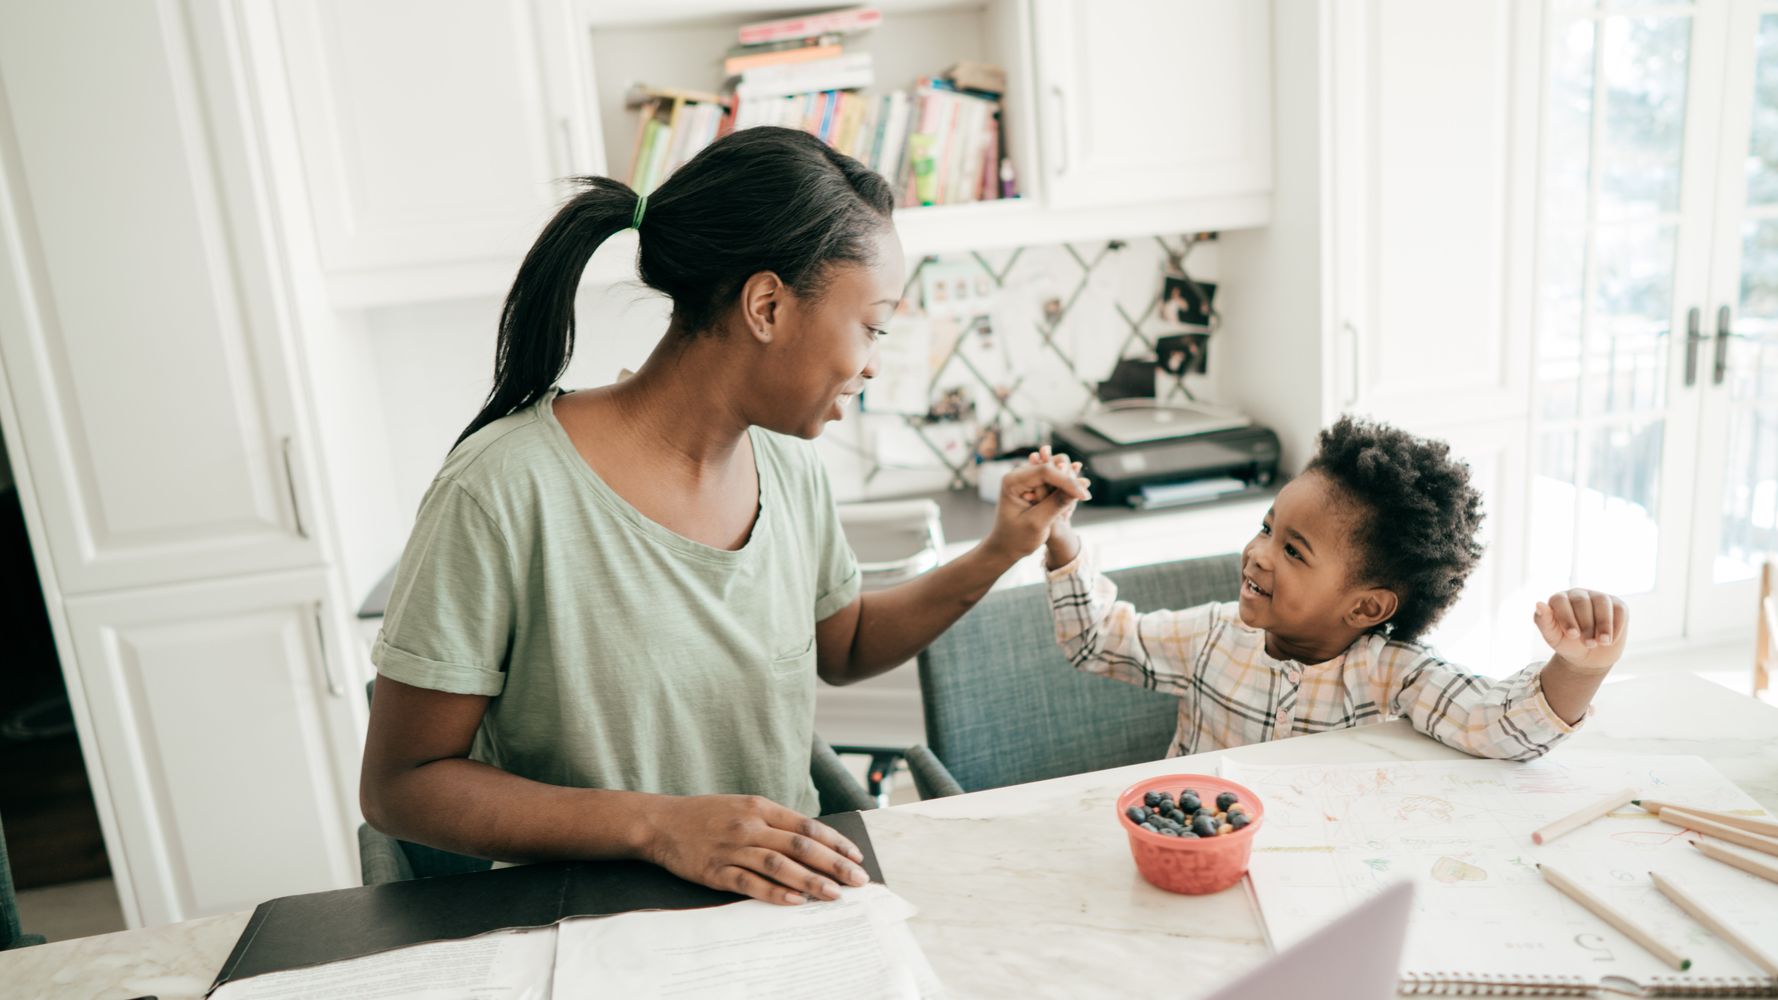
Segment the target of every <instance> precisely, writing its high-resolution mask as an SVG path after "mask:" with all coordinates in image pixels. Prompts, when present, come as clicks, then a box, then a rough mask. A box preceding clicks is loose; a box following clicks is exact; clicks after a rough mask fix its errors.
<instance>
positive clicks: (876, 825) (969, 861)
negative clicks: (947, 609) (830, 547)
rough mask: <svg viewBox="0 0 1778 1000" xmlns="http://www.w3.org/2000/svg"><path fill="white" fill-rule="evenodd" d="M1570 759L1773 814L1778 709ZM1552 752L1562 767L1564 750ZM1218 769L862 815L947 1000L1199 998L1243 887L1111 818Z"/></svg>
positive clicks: (1742, 705) (1237, 960) (1637, 706)
mask: <svg viewBox="0 0 1778 1000" xmlns="http://www.w3.org/2000/svg"><path fill="white" fill-rule="evenodd" d="M1595 704H1596V705H1597V706H1598V712H1597V714H1596V715H1595V716H1594V717H1593V719H1592V720H1591V721H1590V722H1589V723H1588V724H1587V727H1586V729H1585V730H1583V731H1582V732H1581V733H1580V734H1578V735H1576V736H1575V738H1574V739H1573V740H1571V741H1569V742H1568V743H1567V744H1565V747H1566V748H1572V749H1577V750H1587V751H1592V752H1607V753H1609V752H1621V753H1626V754H1649V753H1653V754H1696V755H1698V756H1700V757H1703V758H1704V759H1706V760H1708V761H1710V762H1711V763H1712V764H1713V765H1715V766H1716V768H1717V769H1718V770H1720V771H1721V772H1722V773H1723V774H1724V775H1726V776H1727V777H1728V778H1729V779H1730V780H1732V781H1734V782H1735V783H1736V784H1738V785H1740V786H1741V788H1742V789H1744V790H1745V791H1746V792H1747V793H1748V794H1749V795H1751V796H1753V798H1754V799H1755V800H1756V801H1758V802H1759V803H1760V804H1761V805H1763V806H1765V807H1766V809H1767V810H1768V811H1771V812H1774V813H1778V708H1773V707H1771V706H1769V705H1765V704H1762V703H1760V702H1757V701H1755V700H1753V699H1752V698H1748V697H1745V696H1742V695H1737V694H1736V693H1734V692H1732V691H1730V690H1728V689H1726V688H1723V687H1721V686H1718V685H1715V684H1712V683H1710V682H1708V681H1705V680H1702V679H1699V678H1697V677H1694V676H1692V675H1674V676H1661V677H1642V678H1635V679H1629V680H1624V681H1620V682H1616V683H1610V684H1607V685H1606V686H1605V687H1604V689H1602V690H1601V691H1600V693H1599V696H1598V698H1597V699H1596V701H1595ZM1557 752H1558V753H1561V752H1562V750H1558V751H1557ZM1223 753H1228V754H1232V755H1235V756H1237V757H1238V758H1239V759H1241V760H1243V761H1250V762H1253V763H1267V764H1291V763H1307V762H1341V761H1344V762H1363V761H1384V760H1440V759H1461V755H1460V754H1458V753H1457V752H1456V751H1453V750H1449V749H1447V748H1445V747H1444V746H1442V745H1440V744H1437V743H1434V742H1433V741H1432V740H1430V739H1427V738H1425V737H1423V736H1420V735H1419V734H1417V733H1415V732H1413V731H1412V730H1411V729H1409V728H1408V726H1407V724H1406V723H1403V722H1399V721H1398V722H1390V723H1385V724H1382V725H1376V726H1368V727H1364V728H1360V729H1349V730H1343V731H1340V732H1333V733H1322V734H1318V735H1315V736H1302V737H1296V738H1294V739H1289V740H1282V741H1279V742H1276V743H1268V744H1264V745H1259V746H1251V747H1242V748H1240V749H1237V750H1231V751H1224V752H1223ZM1221 756H1222V753H1212V754H1200V755H1198V756H1195V757H1189V758H1176V759H1173V760H1162V761H1156V762H1153V763H1149V764H1137V765H1133V766H1131V767H1125V768H1118V769H1115V770H1109V771H1099V772H1095V773H1092V774H1084V775H1076V776H1073V777H1068V778H1058V779H1055V780H1053V781H1045V782H1038V783H1035V784H1030V785H1019V786H1016V787H1011V788H999V789H994V790H992V791H986V792H978V793H976V794H973V795H963V796H957V797H955V798H949V799H937V800H934V801H930V802H920V803H915V804H911V805H905V806H898V807H896V808H893V809H885V810H877V811H875V812H870V813H866V814H865V818H866V825H867V826H868V827H869V829H870V834H871V841H872V843H873V845H874V846H875V848H876V851H877V856H878V858H879V859H880V860H881V862H882V866H883V872H884V875H885V877H886V878H887V879H888V881H889V884H890V886H891V887H892V888H894V889H895V891H896V892H898V893H900V894H901V895H902V896H904V897H906V898H907V899H908V900H909V901H911V902H912V903H913V904H914V905H915V906H916V907H918V908H919V911H920V913H919V916H917V917H915V918H914V921H913V926H914V932H915V934H916V936H917V937H918V938H919V940H920V944H921V946H922V947H923V948H924V949H925V951H926V954H927V956H928V958H930V960H931V961H932V964H933V967H934V968H935V969H936V970H937V972H938V975H939V977H940V979H941V980H943V981H944V983H945V986H946V988H947V990H948V991H949V993H950V995H951V996H953V997H989V996H1027V997H1080V996H1093V995H1108V994H1110V993H1112V992H1113V991H1114V990H1117V989H1118V987H1117V985H1116V984H1124V985H1127V984H1129V983H1131V982H1132V981H1136V982H1140V981H1141V980H1140V979H1139V978H1137V977H1138V975H1139V973H1138V971H1137V970H1143V969H1156V968H1166V969H1172V970H1175V971H1183V970H1190V972H1191V974H1192V976H1193V977H1194V978H1195V979H1201V981H1202V982H1203V990H1202V991H1193V990H1192V989H1191V988H1190V986H1189V981H1187V980H1182V979H1174V980H1173V981H1172V982H1173V984H1176V985H1170V986H1169V988H1168V990H1167V995H1168V996H1185V995H1193V994H1194V992H1209V991H1210V990H1211V989H1212V988H1214V986H1215V985H1216V984H1218V983H1220V982H1223V981H1225V980H1226V977H1227V976H1228V975H1230V974H1234V973H1238V972H1239V971H1240V970H1242V969H1244V968H1246V967H1248V966H1251V965H1253V964H1254V963H1256V962H1258V961H1260V960H1261V959H1262V958H1263V957H1264V955H1265V945H1264V936H1263V932H1262V930H1261V926H1260V922H1259V917H1258V912H1257V911H1256V910H1255V909H1254V907H1253V904H1252V902H1251V901H1250V899H1249V897H1248V895H1247V892H1246V889H1245V887H1244V886H1237V887H1235V888H1233V889H1230V890H1228V891H1226V892H1222V893H1218V894H1216V895H1213V896H1177V895H1173V894H1171V893H1167V892H1163V891H1161V890H1159V889H1156V888H1153V887H1152V886H1150V885H1148V883H1146V882H1144V881H1142V879H1141V878H1140V877H1139V876H1138V875H1137V874H1136V871H1135V868H1134V867H1133V866H1132V864H1131V862H1130V855H1129V849H1128V848H1127V846H1126V845H1125V838H1124V834H1123V831H1122V830H1121V829H1119V827H1118V826H1117V824H1116V822H1115V821H1114V820H1113V819H1112V817H1111V815H1110V807H1109V805H1108V803H1109V802H1111V801H1112V798H1113V796H1115V795H1116V794H1117V792H1119V791H1121V790H1122V789H1123V788H1124V787H1125V786H1127V785H1129V784H1130V783H1132V782H1134V781H1136V780H1138V779H1140V778H1143V777H1146V776H1148V775H1153V774H1167V773H1172V772H1176V771H1177V772H1193V773H1215V771H1216V768H1217V766H1218V758H1219V757H1221ZM247 917H248V914H247V913H245V912H242V913H233V914H227V915H223V916H215V917H206V918H203V919H199V920H191V921H187V922H185V923H180V924H171V925H168V926H164V927H153V928H146V929H143V930H134V931H122V932H119V933H117V934H105V935H100V936H97V937H90V938H81V939H79V940H75V941H64V942H57V943H52V944H47V945H40V946H38V947H35V948H25V949H20V950H16V951H10V952H5V953H0V984H3V986H0V992H3V993H4V994H5V995H6V997H8V998H13V997H17V998H20V1000H25V998H31V1000H36V998H56V1000H60V998H64V997H69V998H73V997H79V998H93V1000H127V998H131V997H138V996H144V995H154V996H158V997H160V998H161V1000H178V998H191V997H200V996H202V995H203V991H204V989H205V988H206V987H207V986H208V985H209V983H210V980H211V979H212V978H213V977H214V975H215V972H216V970H217V968H219V967H220V966H221V965H222V962H223V959H225V958H226V957H227V956H228V953H229V950H230V949H231V948H232V947H233V946H234V943H235V939H236V938H237V937H238V936H239V935H240V932H241V928H242V927H243V926H245V924H246V922H247Z"/></svg>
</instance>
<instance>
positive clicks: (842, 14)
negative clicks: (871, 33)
mask: <svg viewBox="0 0 1778 1000" xmlns="http://www.w3.org/2000/svg"><path fill="white" fill-rule="evenodd" d="M882 23H883V12H882V11H880V10H877V9H876V8H875V7H854V8H852V9H851V10H835V11H828V12H826V13H823V14H808V15H804V16H801V17H786V18H781V19H779V20H776V21H756V22H754V23H753V24H744V25H742V26H741V32H740V41H741V44H742V45H763V44H766V43H768V42H781V41H787V40H789V39H793V38H809V37H813V36H817V35H829V34H849V33H851V32H855V31H865V30H868V29H870V28H874V27H876V26H877V25H879V24H882Z"/></svg>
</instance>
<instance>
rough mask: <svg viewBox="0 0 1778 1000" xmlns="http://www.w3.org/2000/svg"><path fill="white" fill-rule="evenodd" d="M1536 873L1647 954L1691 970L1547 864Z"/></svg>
mask: <svg viewBox="0 0 1778 1000" xmlns="http://www.w3.org/2000/svg"><path fill="white" fill-rule="evenodd" d="M1537 870H1538V871H1540V872H1542V873H1543V880H1544V881H1545V882H1548V883H1549V884H1551V885H1553V886H1555V887H1556V888H1557V889H1558V890H1559V891H1561V893H1562V894H1563V895H1565V896H1567V897H1568V898H1569V899H1572V900H1574V901H1575V902H1577V903H1579V904H1580V905H1582V906H1584V907H1586V908H1587V909H1588V910H1591V911H1592V913H1593V915H1594V916H1595V917H1598V918H1599V919H1600V920H1603V921H1605V922H1606V923H1608V924H1610V925H1611V926H1613V927H1615V928H1617V929H1618V931H1619V932H1621V933H1622V934H1623V935H1624V936H1625V937H1627V938H1629V939H1630V940H1632V941H1634V942H1636V943H1637V944H1639V945H1641V946H1642V947H1643V948H1645V949H1647V951H1648V953H1649V954H1650V955H1653V956H1654V957H1656V958H1658V959H1660V960H1661V961H1663V962H1666V963H1667V964H1668V965H1670V966H1672V967H1673V968H1675V969H1678V970H1679V971H1680V972H1684V971H1685V970H1687V969H1689V968H1691V967H1692V960H1691V959H1689V958H1686V957H1685V956H1684V955H1681V954H1680V953H1679V952H1676V951H1674V950H1673V949H1671V948H1669V947H1667V946H1666V945H1664V944H1662V943H1661V942H1659V941H1656V940H1655V939H1654V937H1653V936H1651V935H1650V934H1649V933H1648V932H1647V931H1645V930H1643V929H1642V928H1640V927H1638V926H1636V925H1635V924H1634V923H1631V922H1630V919H1629V918H1628V917H1626V916H1624V915H1623V914H1621V913H1619V912H1618V911H1616V910H1614V909H1612V908H1611V905H1610V904H1609V903H1607V902H1605V900H1603V899H1600V898H1599V897H1598V896H1595V895H1593V894H1592V893H1590V892H1588V891H1587V890H1585V889H1583V888H1581V887H1580V885H1578V884H1577V883H1575V882H1573V881H1571V880H1570V879H1569V878H1568V876H1566V875H1563V874H1562V873H1561V872H1559V871H1556V870H1555V869H1553V868H1551V867H1550V866H1549V865H1541V864H1540V865H1538V866H1537Z"/></svg>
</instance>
